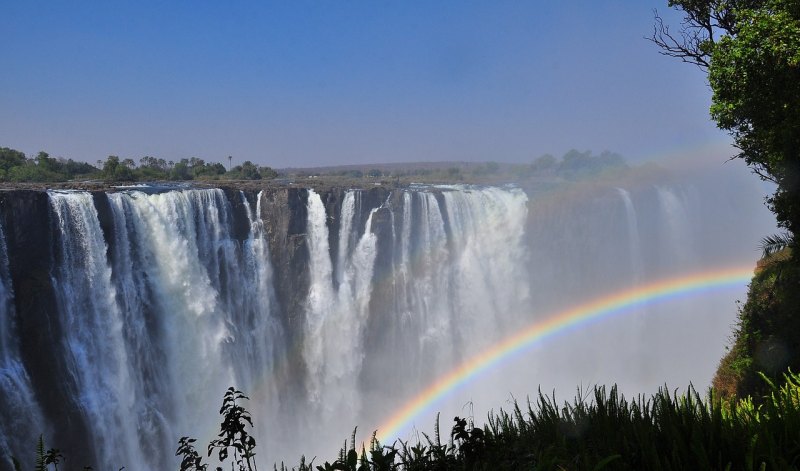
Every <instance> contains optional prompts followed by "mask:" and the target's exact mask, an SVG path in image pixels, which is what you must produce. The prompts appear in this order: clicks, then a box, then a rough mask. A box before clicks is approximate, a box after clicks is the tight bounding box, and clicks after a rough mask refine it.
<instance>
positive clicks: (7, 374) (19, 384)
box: [0, 224, 47, 466]
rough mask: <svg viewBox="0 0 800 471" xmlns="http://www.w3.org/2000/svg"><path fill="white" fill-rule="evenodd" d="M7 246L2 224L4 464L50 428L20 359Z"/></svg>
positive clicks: (0, 446) (0, 434)
mask: <svg viewBox="0 0 800 471" xmlns="http://www.w3.org/2000/svg"><path fill="white" fill-rule="evenodd" d="M6 250H7V249H6V241H5V235H4V234H3V226H2V224H0V424H2V426H0V466H2V464H3V463H8V462H9V461H10V460H11V457H12V456H21V455H22V453H24V451H25V447H26V446H30V444H32V443H35V440H36V439H37V437H38V436H39V434H42V433H45V432H47V429H46V428H45V423H44V421H43V419H42V415H41V410H40V408H39V405H38V404H37V403H36V400H35V396H34V392H33V388H32V387H31V381H30V378H29V377H28V372H27V371H26V370H25V367H24V366H23V364H22V362H21V361H20V351H19V339H18V336H19V335H20V333H19V332H18V329H17V326H16V323H15V322H14V319H15V315H14V305H13V299H14V292H13V289H12V286H11V276H10V273H9V270H8V254H7V251H6ZM21 411H24V413H20V412H21Z"/></svg>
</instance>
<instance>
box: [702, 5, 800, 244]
mask: <svg viewBox="0 0 800 471" xmlns="http://www.w3.org/2000/svg"><path fill="white" fill-rule="evenodd" d="M708 78H709V83H710V85H711V89H712V91H713V93H714V95H713V99H712V105H711V116H712V117H713V118H714V120H716V121H717V124H718V125H719V127H720V128H722V129H725V130H727V131H729V132H730V133H731V135H732V136H733V137H734V140H735V143H736V146H737V147H738V148H739V149H740V151H741V152H740V153H739V157H741V158H743V159H744V160H745V161H746V162H747V164H748V165H750V166H751V167H752V168H753V169H754V170H755V171H756V172H757V173H758V174H759V175H761V176H762V177H764V178H766V179H769V180H772V181H774V182H776V183H777V184H778V190H777V192H776V193H775V195H774V196H773V198H772V199H771V206H772V209H773V210H774V211H775V214H776V216H777V217H778V221H779V222H780V223H781V224H783V225H784V226H785V227H787V228H788V229H789V230H790V231H791V232H792V233H795V232H796V231H797V230H800V201H798V195H800V168H798V166H799V165H800V113H798V110H800V2H798V1H797V0H771V1H763V2H758V3H756V4H754V5H753V6H752V7H750V8H741V9H739V10H738V11H737V17H736V34H735V35H726V36H724V37H722V38H721V39H720V40H719V41H718V42H717V43H716V45H715V47H714V49H713V52H712V54H711V62H710V66H709V69H708Z"/></svg>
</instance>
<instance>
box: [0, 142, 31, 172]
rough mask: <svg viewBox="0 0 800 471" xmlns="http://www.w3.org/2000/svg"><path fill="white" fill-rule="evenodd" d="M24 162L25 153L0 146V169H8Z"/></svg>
mask: <svg viewBox="0 0 800 471" xmlns="http://www.w3.org/2000/svg"><path fill="white" fill-rule="evenodd" d="M24 164H25V154H23V153H22V152H20V151H18V150H14V149H9V148H8V147H0V169H3V170H5V171H8V170H9V169H11V167H19V166H20V165H24Z"/></svg>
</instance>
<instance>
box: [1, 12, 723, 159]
mask: <svg viewBox="0 0 800 471" xmlns="http://www.w3.org/2000/svg"><path fill="white" fill-rule="evenodd" d="M654 8H658V9H659V11H660V12H661V13H662V14H663V15H665V16H667V17H668V18H669V19H671V20H672V23H674V24H677V22H678V19H679V17H678V16H676V14H670V11H669V10H668V9H667V7H666V0H663V1H650V0H603V1H588V0H581V1H571V2H543V1H532V0H531V1H459V2H455V1H377V0H371V1H355V0H354V1H345V0H319V1H302V0H298V1H283V2H268V1H263V2H255V1H254V2H242V1H226V2H219V1H191V2H190V1H147V0H140V1H130V2H129V1H114V0H111V1H103V2H100V1H84V2H74V1H48V2H39V1H22V2H13V1H10V0H2V1H1V2H0V18H2V25H3V32H4V34H3V42H2V46H0V64H2V66H3V71H4V72H3V73H2V74H0V110H2V112H1V113H0V146H7V147H13V148H17V149H19V150H22V151H24V152H26V153H35V152H37V151H39V150H45V151H48V152H50V153H51V155H54V156H63V157H69V158H74V159H78V160H85V161H89V162H95V161H96V160H98V159H103V158H105V157H106V156H108V155H109V154H115V155H119V156H121V157H132V158H134V159H135V160H137V161H138V159H139V158H140V157H142V156H144V155H152V156H155V157H163V158H165V159H167V160H179V159H181V158H188V157H200V158H203V159H206V160H210V161H225V160H227V158H226V157H227V156H228V155H232V156H234V163H235V162H236V161H240V162H241V161H244V160H252V161H254V162H258V163H261V164H264V165H272V166H274V167H286V166H314V165H334V164H349V163H370V162H411V161H437V160H466V161H490V160H494V161H504V162H529V161H531V160H533V159H534V158H535V157H537V156H539V155H541V154H543V153H552V154H554V155H561V154H563V153H564V152H566V151H567V150H569V149H570V148H577V149H579V150H590V149H591V150H593V151H596V152H600V151H602V150H611V151H615V152H619V153H622V154H623V155H624V156H626V157H627V158H628V159H630V160H633V161H637V160H649V159H655V158H659V159H665V158H677V157H679V156H685V155H690V154H697V155H700V154H703V155H708V154H714V155H713V157H712V158H714V159H724V157H726V156H727V155H728V154H730V153H732V150H731V149H730V148H729V147H728V142H729V139H728V138H727V137H726V135H725V134H724V133H722V132H721V131H718V130H717V129H716V128H715V126H714V124H713V123H712V122H711V121H710V120H709V117H708V105H709V101H710V91H709V89H708V86H707V84H706V80H705V75H704V73H703V72H702V71H700V70H699V69H697V68H696V67H694V66H690V65H687V64H681V63H680V62H678V61H676V60H673V59H669V58H666V57H663V56H661V55H659V54H658V51H657V49H656V47H655V46H654V45H653V44H651V43H650V42H648V41H646V40H645V39H643V38H644V36H647V35H649V34H650V32H651V30H652V22H653V9H654Z"/></svg>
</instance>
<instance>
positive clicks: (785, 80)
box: [651, 0, 800, 394]
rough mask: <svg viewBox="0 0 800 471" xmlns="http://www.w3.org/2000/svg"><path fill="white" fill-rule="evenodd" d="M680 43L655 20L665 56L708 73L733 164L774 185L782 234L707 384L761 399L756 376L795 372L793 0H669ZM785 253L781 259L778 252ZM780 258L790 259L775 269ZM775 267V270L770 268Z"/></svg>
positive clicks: (796, 70)
mask: <svg viewBox="0 0 800 471" xmlns="http://www.w3.org/2000/svg"><path fill="white" fill-rule="evenodd" d="M669 6H670V7H674V8H676V9H678V10H681V11H683V12H684V13H685V18H684V22H683V24H682V28H681V30H680V35H674V34H671V33H670V31H669V29H668V27H666V26H664V24H663V22H662V21H661V19H660V18H659V17H658V16H656V27H655V32H654V35H653V37H652V38H651V39H652V40H653V41H654V42H655V43H656V44H657V45H658V46H660V47H661V50H662V53H664V54H666V55H670V56H674V57H679V58H681V59H682V60H684V61H686V62H690V63H694V64H697V65H699V66H701V67H702V68H704V69H707V71H708V81H709V84H710V86H711V90H712V92H713V97H712V104H711V116H712V118H713V119H714V120H715V121H716V122H717V125H718V126H719V127H720V128H721V129H724V130H726V131H728V132H729V133H730V135H731V136H732V137H733V139H734V143H735V145H736V147H737V148H738V149H739V153H738V155H737V157H739V158H741V159H743V160H744V161H745V162H746V163H747V165H748V166H749V167H750V168H751V169H752V170H753V171H754V172H755V173H756V174H758V175H759V176H760V177H761V178H762V179H764V180H769V181H772V182H774V183H776V184H777V187H776V191H775V193H774V194H773V195H772V196H771V197H770V198H768V200H767V202H768V204H769V206H770V209H772V211H773V212H774V213H775V216H776V218H777V220H778V223H779V225H780V226H781V227H783V228H785V229H786V230H787V231H788V232H787V233H785V234H778V235H774V236H770V237H767V238H765V239H764V240H762V244H761V248H762V252H763V255H764V258H765V260H766V261H767V262H769V263H766V262H765V261H762V262H760V264H761V265H765V264H766V265H770V266H767V268H766V269H764V270H763V271H762V273H761V274H759V275H757V276H756V277H755V278H754V279H753V283H752V284H751V286H750V292H749V294H748V298H747V302H746V303H745V305H744V306H743V308H742V310H741V312H740V315H739V324H738V326H737V330H736V333H735V337H734V343H733V346H732V348H731V350H730V352H729V353H728V354H727V355H726V357H725V358H723V360H722V362H721V363H720V367H719V369H718V371H717V375H716V378H715V380H714V384H715V385H716V386H717V387H718V388H719V389H720V390H723V391H725V392H726V393H728V394H748V393H751V392H759V391H761V390H763V387H762V386H760V385H762V384H763V382H762V381H760V379H759V374H760V373H764V374H766V375H767V376H768V377H769V378H771V379H773V380H778V381H780V377H779V375H778V372H780V371H782V370H783V369H785V368H786V367H787V366H791V367H793V368H798V367H800V333H798V332H800V330H798V328H800V289H798V286H800V255H799V254H800V251H798V250H796V247H795V244H796V242H797V240H798V239H797V237H796V235H797V233H798V231H800V112H799V111H800V0H705V1H701V0H670V1H669ZM787 248H788V249H790V250H784V249H787ZM779 254H787V256H786V257H783V258H782V259H781V260H776V259H775V258H776V256H777V255H779ZM772 262H775V263H772Z"/></svg>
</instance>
